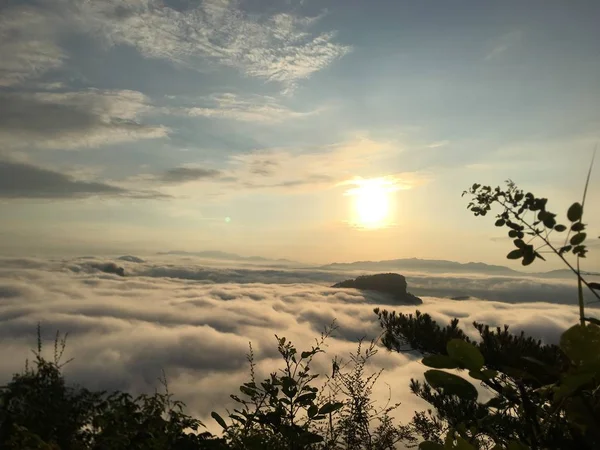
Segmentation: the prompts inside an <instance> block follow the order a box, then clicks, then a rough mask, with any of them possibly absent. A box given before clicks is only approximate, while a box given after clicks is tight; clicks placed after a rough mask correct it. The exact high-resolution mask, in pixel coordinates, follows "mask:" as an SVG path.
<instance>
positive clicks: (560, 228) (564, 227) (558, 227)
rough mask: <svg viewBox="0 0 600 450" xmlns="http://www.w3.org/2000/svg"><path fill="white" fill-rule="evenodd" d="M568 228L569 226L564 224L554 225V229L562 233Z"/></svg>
mask: <svg viewBox="0 0 600 450" xmlns="http://www.w3.org/2000/svg"><path fill="white" fill-rule="evenodd" d="M566 229H567V227H566V226H564V225H560V224H558V225H555V226H554V231H558V232H559V233H562V232H563V231H565V230H566Z"/></svg>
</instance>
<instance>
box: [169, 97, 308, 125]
mask: <svg viewBox="0 0 600 450" xmlns="http://www.w3.org/2000/svg"><path fill="white" fill-rule="evenodd" d="M194 104H195V106H180V107H166V108H164V111H165V112H167V113H169V114H183V115H187V116H190V117H208V118H216V119H230V120H238V121H242V122H257V123H266V124H272V123H280V122H283V121H286V120H291V119H301V118H304V117H308V116H310V115H313V114H316V113H318V112H319V111H310V112H298V111H293V110H291V109H289V108H287V107H285V106H283V105H281V104H280V103H279V102H278V101H277V100H276V99H275V98H274V97H270V96H263V95H248V96H241V95H238V94H232V93H224V94H214V95H212V96H210V97H203V98H200V99H195V100H194ZM198 104H199V105H201V106H196V105H198Z"/></svg>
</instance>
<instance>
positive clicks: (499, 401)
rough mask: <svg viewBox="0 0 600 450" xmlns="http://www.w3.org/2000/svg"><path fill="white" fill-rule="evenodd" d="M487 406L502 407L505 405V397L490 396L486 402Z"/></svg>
mask: <svg viewBox="0 0 600 450" xmlns="http://www.w3.org/2000/svg"><path fill="white" fill-rule="evenodd" d="M485 406H487V407H488V408H496V409H500V408H504V407H505V406H506V399H505V398H504V397H492V398H491V399H490V400H489V401H488V402H487V403H486V404H485Z"/></svg>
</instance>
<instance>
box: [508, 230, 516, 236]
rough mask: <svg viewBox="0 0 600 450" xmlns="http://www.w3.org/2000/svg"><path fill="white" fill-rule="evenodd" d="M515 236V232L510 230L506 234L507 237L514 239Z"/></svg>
mask: <svg viewBox="0 0 600 450" xmlns="http://www.w3.org/2000/svg"><path fill="white" fill-rule="evenodd" d="M517 236H518V233H517V232H516V231H515V230H510V231H509V232H508V237H511V238H516V237H517Z"/></svg>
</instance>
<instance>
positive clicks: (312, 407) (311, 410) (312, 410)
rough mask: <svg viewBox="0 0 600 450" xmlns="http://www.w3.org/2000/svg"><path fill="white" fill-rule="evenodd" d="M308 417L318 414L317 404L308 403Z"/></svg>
mask: <svg viewBox="0 0 600 450" xmlns="http://www.w3.org/2000/svg"><path fill="white" fill-rule="evenodd" d="M307 413H308V417H310V418H311V419H312V418H314V417H315V416H316V415H317V414H319V407H318V406H317V405H310V407H309V408H308V411H307Z"/></svg>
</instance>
